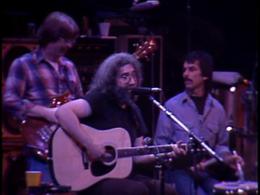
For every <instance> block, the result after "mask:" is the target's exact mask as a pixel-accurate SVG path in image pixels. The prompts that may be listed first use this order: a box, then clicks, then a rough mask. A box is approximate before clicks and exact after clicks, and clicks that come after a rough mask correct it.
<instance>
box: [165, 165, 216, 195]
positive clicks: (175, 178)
mask: <svg viewBox="0 0 260 195" xmlns="http://www.w3.org/2000/svg"><path fill="white" fill-rule="evenodd" d="M165 177H166V181H167V182H169V183H172V184H173V185H175V188H176V191H177V193H178V194H180V195H211V194H213V192H212V190H213V187H214V184H216V183H218V181H217V180H216V179H214V178H212V177H210V176H209V175H208V174H207V173H206V172H199V173H198V174H196V175H194V174H193V173H191V172H190V171H188V170H185V169H177V170H167V171H166V172H165Z"/></svg>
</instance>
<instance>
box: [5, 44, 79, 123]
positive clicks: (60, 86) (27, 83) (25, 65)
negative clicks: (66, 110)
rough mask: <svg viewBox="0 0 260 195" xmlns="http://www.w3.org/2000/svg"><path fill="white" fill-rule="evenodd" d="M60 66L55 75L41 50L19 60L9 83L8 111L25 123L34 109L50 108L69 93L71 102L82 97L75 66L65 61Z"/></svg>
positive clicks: (6, 104) (6, 97)
mask: <svg viewBox="0 0 260 195" xmlns="http://www.w3.org/2000/svg"><path fill="white" fill-rule="evenodd" d="M58 65H59V66H58V67H59V68H58V71H55V69H54V68H53V66H52V65H51V64H50V63H49V62H47V61H46V60H45V59H44V58H43V56H42V52H41V50H40V49H39V48H38V49H36V50H35V51H32V52H31V53H27V54H24V55H23V56H21V57H19V58H17V59H15V60H14V62H13V63H12V65H11V67H10V69H9V74H8V77H7V79H6V83H5V89H4V90H5V91H4V107H5V109H6V110H7V111H8V112H10V113H11V114H12V115H14V116H16V117H18V118H20V119H24V118H25V117H26V112H27V111H28V110H29V109H30V108H31V107H32V106H34V105H35V104H37V105H43V106H49V105H50V103H51V99H52V98H53V97H55V96H61V95H63V94H64V93H67V92H68V93H69V94H70V97H69V99H75V98H78V97H81V96H82V95H83V91H82V86H81V83H80V79H79V75H78V73H77V70H76V68H75V65H74V64H73V62H71V61H70V60H68V59H67V58H65V57H61V58H60V59H59V62H58Z"/></svg>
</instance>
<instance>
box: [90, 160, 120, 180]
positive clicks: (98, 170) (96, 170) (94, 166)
mask: <svg viewBox="0 0 260 195" xmlns="http://www.w3.org/2000/svg"><path fill="white" fill-rule="evenodd" d="M115 166H116V164H115V163H114V164H112V165H109V166H108V165H105V164H104V163H103V162H102V161H95V162H93V163H91V172H92V175H94V176H96V177H97V176H102V175H104V174H106V173H109V172H110V171H112V170H113V169H114V167H115Z"/></svg>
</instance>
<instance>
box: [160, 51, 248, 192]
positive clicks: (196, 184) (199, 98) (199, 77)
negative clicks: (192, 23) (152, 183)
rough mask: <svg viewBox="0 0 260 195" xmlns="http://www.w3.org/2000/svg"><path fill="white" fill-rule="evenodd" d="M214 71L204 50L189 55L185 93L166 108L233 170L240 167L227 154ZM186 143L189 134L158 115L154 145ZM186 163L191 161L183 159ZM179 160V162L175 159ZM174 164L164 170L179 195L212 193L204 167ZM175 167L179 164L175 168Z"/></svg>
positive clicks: (235, 159) (227, 136) (209, 179)
mask: <svg viewBox="0 0 260 195" xmlns="http://www.w3.org/2000/svg"><path fill="white" fill-rule="evenodd" d="M212 71H213V60H212V57H211V56H210V55H209V54H208V53H206V52H204V51H193V52H191V53H189V54H188V55H187V56H186V58H185V61H184V64H183V74H182V76H183V79H184V85H185V91H183V92H182V93H180V94H178V95H176V96H175V97H172V98H170V99H169V100H168V101H166V103H165V107H166V108H167V110H168V111H170V112H171V113H172V114H173V115H174V116H176V117H177V118H178V119H179V120H180V121H181V122H182V123H184V125H185V126H187V127H188V128H189V130H190V131H191V132H193V133H194V134H195V135H197V136H198V137H200V138H203V141H205V142H207V144H208V145H209V146H210V147H211V148H212V149H213V150H214V151H215V152H216V153H217V154H218V155H220V156H221V157H222V158H223V159H224V162H227V163H228V164H229V165H230V166H231V167H232V168H234V169H236V165H237V163H238V162H240V163H242V164H243V160H242V159H241V157H240V156H237V155H232V154H231V153H230V151H229V147H228V141H229V135H228V132H227V131H226V130H225V127H226V114H225V110H224V108H223V106H222V105H221V104H220V102H218V100H216V99H215V98H214V97H213V96H212V95H211V94H210V88H211V81H212ZM180 140H181V141H183V142H188V141H189V135H188V133H187V132H186V131H185V130H184V129H182V127H181V126H179V125H178V124H177V123H175V122H174V121H172V120H171V119H170V118H168V117H167V116H166V114H165V113H163V112H161V113H160V115H159V118H158V123H157V129H156V134H155V143H156V144H169V143H176V142H178V141H180ZM185 159H186V161H191V160H192V159H189V157H187V156H186V158H185ZM176 161H178V159H176ZM179 162H180V163H175V165H176V166H173V168H172V169H170V170H167V172H166V175H167V179H168V180H169V182H171V183H174V184H175V186H176V190H177V192H178V193H179V194H181V195H186V194H187V195H191V194H211V193H212V189H213V186H214V184H215V183H216V182H217V180H216V179H215V178H213V177H211V175H210V174H208V172H207V171H206V167H205V166H204V165H205V164H203V163H200V164H199V165H200V166H198V167H197V169H195V170H196V172H195V171H194V168H193V169H192V168H190V166H191V165H190V164H187V163H186V162H185V160H184V158H183V159H182V160H180V159H179ZM177 164H178V165H177Z"/></svg>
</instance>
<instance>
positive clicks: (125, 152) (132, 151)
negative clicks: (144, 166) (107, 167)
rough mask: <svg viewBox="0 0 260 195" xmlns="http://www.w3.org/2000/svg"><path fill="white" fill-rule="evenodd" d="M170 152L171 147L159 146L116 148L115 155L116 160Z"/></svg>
mask: <svg viewBox="0 0 260 195" xmlns="http://www.w3.org/2000/svg"><path fill="white" fill-rule="evenodd" d="M171 151H172V146H171V145H160V146H140V147H131V148H130V147H129V148H118V149H117V155H118V158H122V157H129V156H139V155H146V154H158V153H167V152H171Z"/></svg>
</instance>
